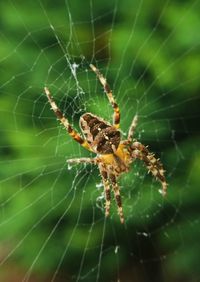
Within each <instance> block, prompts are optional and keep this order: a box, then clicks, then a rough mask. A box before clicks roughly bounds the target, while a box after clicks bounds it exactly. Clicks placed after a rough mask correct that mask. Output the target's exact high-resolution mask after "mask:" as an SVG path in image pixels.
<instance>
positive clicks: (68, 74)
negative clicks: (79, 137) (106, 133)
mask: <svg viewBox="0 0 200 282" xmlns="http://www.w3.org/2000/svg"><path fill="white" fill-rule="evenodd" d="M0 14H1V20H0V26H1V29H0V31H1V32H0V38H1V44H0V60H1V63H0V64H1V65H0V66H1V67H0V72H1V73H0V101H1V108H0V133H1V135H0V136H1V137H0V150H1V161H0V163H1V170H0V176H1V177H0V215H1V217H0V261H1V264H0V276H1V278H0V280H1V281H6V282H7V281H22V280H23V279H25V281H82V280H83V281H125V282H126V281H138V282H145V281H161V282H162V281H200V271H199V260H200V243H199V238H200V218H199V212H200V208H199V198H200V189H199V174H200V149H199V141H200V139H199V133H200V130H199V123H200V112H199V105H200V103H199V102H200V101H199V100H200V96H199V92H200V79H199V75H200V63H199V62H200V32H199V30H200V17H199V15H200V2H199V1H191V0H190V1H179V0H176V1H172V0H171V1H159V2H158V1H155V0H149V1H147V0H146V1H130V0H126V1H117V0H114V1H113V0H111V1H104V0H102V1H98V2H97V1H92V0H91V1H84V3H83V1H79V0H78V1H59V2H58V3H56V2H54V1H35V2H33V1H4V2H3V1H2V2H1V3H0ZM91 62H92V63H93V64H95V65H97V66H98V67H99V68H100V70H101V71H102V73H104V74H105V76H106V77H107V79H108V81H109V83H110V85H111V87H112V88H113V90H114V93H115V97H116V100H117V101H118V103H119V105H120V109H121V113H122V122H121V128H122V131H123V132H127V130H128V127H129V125H130V122H131V120H132V118H133V116H134V114H135V113H136V112H137V113H138V115H139V124H138V127H137V130H136V135H135V137H136V138H137V139H139V140H140V141H141V142H142V143H144V144H146V145H149V148H150V149H151V150H152V151H154V152H155V153H156V155H157V156H159V157H160V158H161V160H162V162H163V164H164V167H165V169H166V176H167V181H168V183H169V188H168V190H169V191H168V195H167V198H166V199H164V200H163V199H162V197H161V195H160V194H159V193H158V190H159V188H160V186H159V185H160V184H159V183H157V182H156V181H154V180H153V179H152V177H151V176H150V175H147V172H146V169H145V168H144V167H143V165H142V164H141V163H140V162H136V163H135V164H134V165H133V167H132V170H131V171H130V173H129V174H127V175H124V176H123V177H122V178H121V179H120V186H121V188H122V189H121V194H122V199H123V208H124V213H125V217H126V224H125V226H121V224H120V222H119V218H118V216H117V214H116V207H115V204H114V200H113V205H112V210H111V216H110V218H109V219H108V220H106V221H105V220H104V211H103V199H102V197H100V196H101V193H102V188H101V187H99V185H98V184H99V183H100V176H99V174H98V171H97V169H96V168H94V167H92V166H83V165H80V166H75V167H73V168H70V167H67V165H66V159H67V158H72V157H80V156H92V154H91V153H89V152H87V151H85V150H84V149H82V148H80V146H79V145H78V144H75V142H73V141H72V140H71V139H70V137H69V136H67V134H66V133H65V130H64V129H63V128H62V127H61V126H60V125H59V122H57V121H56V118H55V117H54V115H53V113H52V111H51V110H50V107H49V105H48V103H47V100H46V97H45V95H44V93H43V87H44V85H47V86H48V87H49V88H50V89H51V92H52V93H53V95H54V97H55V100H56V102H57V103H58V104H59V106H60V107H61V108H62V110H63V112H64V113H65V114H66V116H67V117H69V119H70V121H71V122H72V123H73V124H74V126H75V127H76V128H77V129H78V120H79V117H80V115H81V114H82V113H84V112H85V111H90V112H93V113H95V114H97V115H100V116H102V117H103V118H105V119H107V120H109V121H110V120H111V116H112V109H111V107H110V105H108V103H107V100H106V97H105V95H103V90H102V89H101V86H100V85H99V84H98V82H97V80H96V77H95V75H94V74H93V73H92V72H91V71H90V70H89V67H88V64H89V63H91ZM75 64H77V65H78V68H77V72H76V75H74V76H73V73H72V69H70V68H72V67H74V66H75V67H76V65H75Z"/></svg>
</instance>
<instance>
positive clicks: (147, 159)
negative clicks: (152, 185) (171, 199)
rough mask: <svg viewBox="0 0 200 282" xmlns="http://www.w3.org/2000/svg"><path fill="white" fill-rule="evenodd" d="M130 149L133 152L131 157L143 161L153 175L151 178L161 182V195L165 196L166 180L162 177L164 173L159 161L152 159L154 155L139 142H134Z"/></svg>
mask: <svg viewBox="0 0 200 282" xmlns="http://www.w3.org/2000/svg"><path fill="white" fill-rule="evenodd" d="M131 148H132V150H133V153H132V154H133V156H134V157H135V158H138V159H140V160H143V161H144V163H145V164H146V166H147V168H148V170H149V171H150V172H151V173H152V174H153V176H155V178H157V179H158V180H159V181H160V182H161V184H162V194H163V196H165V195H166V193H167V183H166V179H165V176H164V172H165V171H164V169H163V166H162V164H161V162H160V161H159V159H156V158H155V157H154V154H153V153H150V152H149V151H148V149H147V147H145V146H144V145H142V144H141V143H139V142H134V143H133V144H132V146H131Z"/></svg>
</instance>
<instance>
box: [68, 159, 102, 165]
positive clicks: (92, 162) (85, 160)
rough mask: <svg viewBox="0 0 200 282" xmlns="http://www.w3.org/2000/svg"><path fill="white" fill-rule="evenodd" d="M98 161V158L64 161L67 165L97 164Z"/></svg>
mask: <svg viewBox="0 0 200 282" xmlns="http://www.w3.org/2000/svg"><path fill="white" fill-rule="evenodd" d="M99 161H100V160H99V159H98V158H76V159H69V160H66V162H67V163H69V164H80V163H87V164H97V163H98V162H99Z"/></svg>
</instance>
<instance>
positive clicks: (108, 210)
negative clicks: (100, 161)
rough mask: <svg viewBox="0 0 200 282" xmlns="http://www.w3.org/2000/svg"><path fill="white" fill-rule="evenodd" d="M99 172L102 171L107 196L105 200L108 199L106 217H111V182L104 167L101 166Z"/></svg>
mask: <svg viewBox="0 0 200 282" xmlns="http://www.w3.org/2000/svg"><path fill="white" fill-rule="evenodd" d="M99 170H100V174H101V178H102V182H103V186H104V194H105V199H106V203H105V215H106V217H107V216H109V214H110V199H111V195H110V185H109V180H108V174H107V171H106V169H105V168H104V167H103V165H101V166H99Z"/></svg>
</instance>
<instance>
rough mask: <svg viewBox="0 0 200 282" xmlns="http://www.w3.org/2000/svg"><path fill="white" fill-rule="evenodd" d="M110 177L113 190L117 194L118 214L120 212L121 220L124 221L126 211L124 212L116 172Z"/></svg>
mask: <svg viewBox="0 0 200 282" xmlns="http://www.w3.org/2000/svg"><path fill="white" fill-rule="evenodd" d="M109 179H110V181H111V183H112V187H113V192H114V195H115V200H116V203H117V207H118V214H119V217H120V221H121V223H124V213H123V209H122V200H121V196H120V189H119V186H118V184H117V180H116V176H115V175H114V174H110V175H109Z"/></svg>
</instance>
